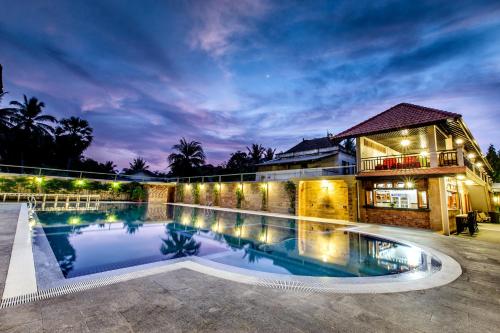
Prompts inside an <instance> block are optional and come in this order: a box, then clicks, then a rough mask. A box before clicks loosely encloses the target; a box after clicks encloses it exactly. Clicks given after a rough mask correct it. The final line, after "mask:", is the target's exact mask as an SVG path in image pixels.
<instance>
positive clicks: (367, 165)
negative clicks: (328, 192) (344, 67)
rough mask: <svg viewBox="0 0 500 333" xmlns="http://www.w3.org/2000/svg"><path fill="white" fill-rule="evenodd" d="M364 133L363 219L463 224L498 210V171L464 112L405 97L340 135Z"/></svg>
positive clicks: (360, 144)
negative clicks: (473, 213)
mask: <svg viewBox="0 0 500 333" xmlns="http://www.w3.org/2000/svg"><path fill="white" fill-rule="evenodd" d="M346 138H356V149H357V166H358V173H357V178H358V180H360V181H361V195H360V202H359V207H360V219H361V220H362V221H365V222H371V223H385V224H394V225H404V226H416V227H422V228H430V229H433V230H443V231H444V232H445V233H448V232H450V230H453V229H455V216H456V215H457V214H459V213H466V212H468V211H470V210H481V211H488V210H490V209H491V194H492V193H491V180H490V178H489V176H488V173H487V171H488V170H491V167H490V166H489V164H488V162H487V161H486V159H485V158H484V157H483V155H482V153H481V150H480V148H479V146H478V145H477V143H476V141H475V140H474V137H473V136H472V134H471V133H470V131H469V129H468V128H467V126H466V125H465V123H464V121H463V119H462V116H461V115H459V114H456V113H451V112H446V111H441V110H436V109H431V108H426V107H422V106H417V105H412V104H407V103H402V104H398V105H396V106H394V107H392V108H390V109H388V110H386V111H384V112H382V113H380V114H378V115H376V116H374V117H372V118H370V119H368V120H366V121H364V122H362V123H360V124H358V125H356V126H354V127H352V128H350V129H348V130H346V131H344V132H342V133H340V134H338V135H336V136H335V139H337V140H343V139H346Z"/></svg>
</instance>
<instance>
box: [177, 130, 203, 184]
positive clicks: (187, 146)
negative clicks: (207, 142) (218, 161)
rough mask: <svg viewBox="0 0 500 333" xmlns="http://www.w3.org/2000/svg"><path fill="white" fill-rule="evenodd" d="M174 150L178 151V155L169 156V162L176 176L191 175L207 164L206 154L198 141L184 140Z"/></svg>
mask: <svg viewBox="0 0 500 333" xmlns="http://www.w3.org/2000/svg"><path fill="white" fill-rule="evenodd" d="M172 149H174V150H176V151H177V153H171V154H170V155H168V162H169V163H170V164H169V167H170V169H171V170H172V173H173V174H174V175H177V176H187V175H190V174H191V173H192V172H193V169H194V168H198V167H200V166H202V165H204V164H205V158H206V157H205V152H204V151H203V147H202V146H201V143H200V142H198V141H190V142H188V141H186V139H185V138H182V139H180V141H179V143H178V144H176V145H174V146H173V147H172Z"/></svg>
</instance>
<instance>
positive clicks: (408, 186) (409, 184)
mask: <svg viewBox="0 0 500 333" xmlns="http://www.w3.org/2000/svg"><path fill="white" fill-rule="evenodd" d="M414 186H415V184H414V183H413V182H406V187H407V188H413V187H414Z"/></svg>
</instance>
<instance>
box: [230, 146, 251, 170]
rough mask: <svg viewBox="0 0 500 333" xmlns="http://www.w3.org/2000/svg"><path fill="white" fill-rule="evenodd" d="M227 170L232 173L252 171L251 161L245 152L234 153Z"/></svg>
mask: <svg viewBox="0 0 500 333" xmlns="http://www.w3.org/2000/svg"><path fill="white" fill-rule="evenodd" d="M226 169H228V170H229V171H231V172H247V171H249V169H250V159H249V157H248V155H247V154H246V153H245V152H242V151H239V150H238V151H237V152H236V153H232V154H231V156H230V157H229V160H228V161H227V163H226Z"/></svg>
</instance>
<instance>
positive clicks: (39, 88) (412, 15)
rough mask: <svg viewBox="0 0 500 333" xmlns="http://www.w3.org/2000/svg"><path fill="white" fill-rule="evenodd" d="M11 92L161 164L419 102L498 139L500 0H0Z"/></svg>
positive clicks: (0, 55)
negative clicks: (183, 147) (183, 149)
mask: <svg viewBox="0 0 500 333" xmlns="http://www.w3.org/2000/svg"><path fill="white" fill-rule="evenodd" d="M0 63H2V64H3V66H4V86H5V90H7V91H8V92H9V94H8V95H7V97H6V98H5V101H4V102H8V101H10V100H14V99H17V100H19V99H21V98H22V94H26V95H28V96H36V97H38V98H39V99H41V100H42V101H44V102H45V104H46V105H47V108H46V112H47V113H49V114H52V115H55V116H57V117H58V118H60V117H69V116H72V115H74V116H79V117H82V118H85V119H87V120H88V121H89V122H90V124H91V126H92V127H93V128H94V135H95V139H94V143H93V144H92V146H91V148H89V150H88V151H87V152H86V155H88V156H90V157H92V158H95V159H98V160H100V161H106V160H113V161H115V163H117V164H118V166H119V167H120V168H121V167H124V166H126V165H128V162H129V161H130V160H131V159H132V158H134V157H137V156H142V157H144V158H145V159H146V160H147V161H148V162H149V163H150V164H151V165H152V167H153V169H157V170H165V169H166V168H167V161H166V157H167V156H168V154H169V153H170V152H171V146H172V145H173V144H175V143H176V142H177V141H178V140H179V138H180V137H182V136H184V137H186V138H187V139H190V140H197V141H200V142H202V143H203V146H204V148H205V151H206V153H207V157H208V162H210V163H213V164H218V163H220V162H222V161H224V160H227V158H228V156H229V154H230V153H231V152H234V151H236V150H245V147H246V146H248V145H250V144H251V143H254V142H255V143H261V144H263V145H264V146H266V147H269V146H270V147H275V148H277V150H278V151H280V150H286V149H287V148H289V147H290V146H292V145H294V144H295V143H297V142H298V141H300V140H302V138H313V137H318V136H324V135H326V133H327V131H328V132H331V133H338V132H340V131H343V130H345V129H347V128H348V127H351V126H352V125H354V124H356V123H357V122H360V121H362V120H364V119H366V118H367V117H370V116H372V115H374V114H376V113H378V112H381V111H383V110H385V109H387V108H388V107H390V106H392V105H394V104H397V103H400V102H410V103H415V104H420V105H424V106H428V107H434V108H440V109H444V110H447V111H451V112H457V113H460V114H462V115H463V116H464V118H465V121H466V122H467V124H469V127H470V129H471V131H472V133H473V134H474V135H475V136H476V138H477V140H478V142H479V144H480V145H481V147H482V148H483V150H485V149H486V148H487V146H488V144H490V143H493V144H495V145H496V146H498V147H500V128H499V127H500V126H499V125H500V121H499V119H500V118H499V117H500V2H499V1H478V0H476V1H435V0H434V1H401V2H395V1H345V2H342V1H326V2H322V1H297V2H293V1H276V2H273V1H243V0H238V1H229V0H228V1H202V0H200V1H137V0H136V1H124V0H116V1H108V0H99V1H67V0H64V1H63V0H60V1H59V0H50V1H42V0H33V1H24V0H18V1H8V0H0Z"/></svg>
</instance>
